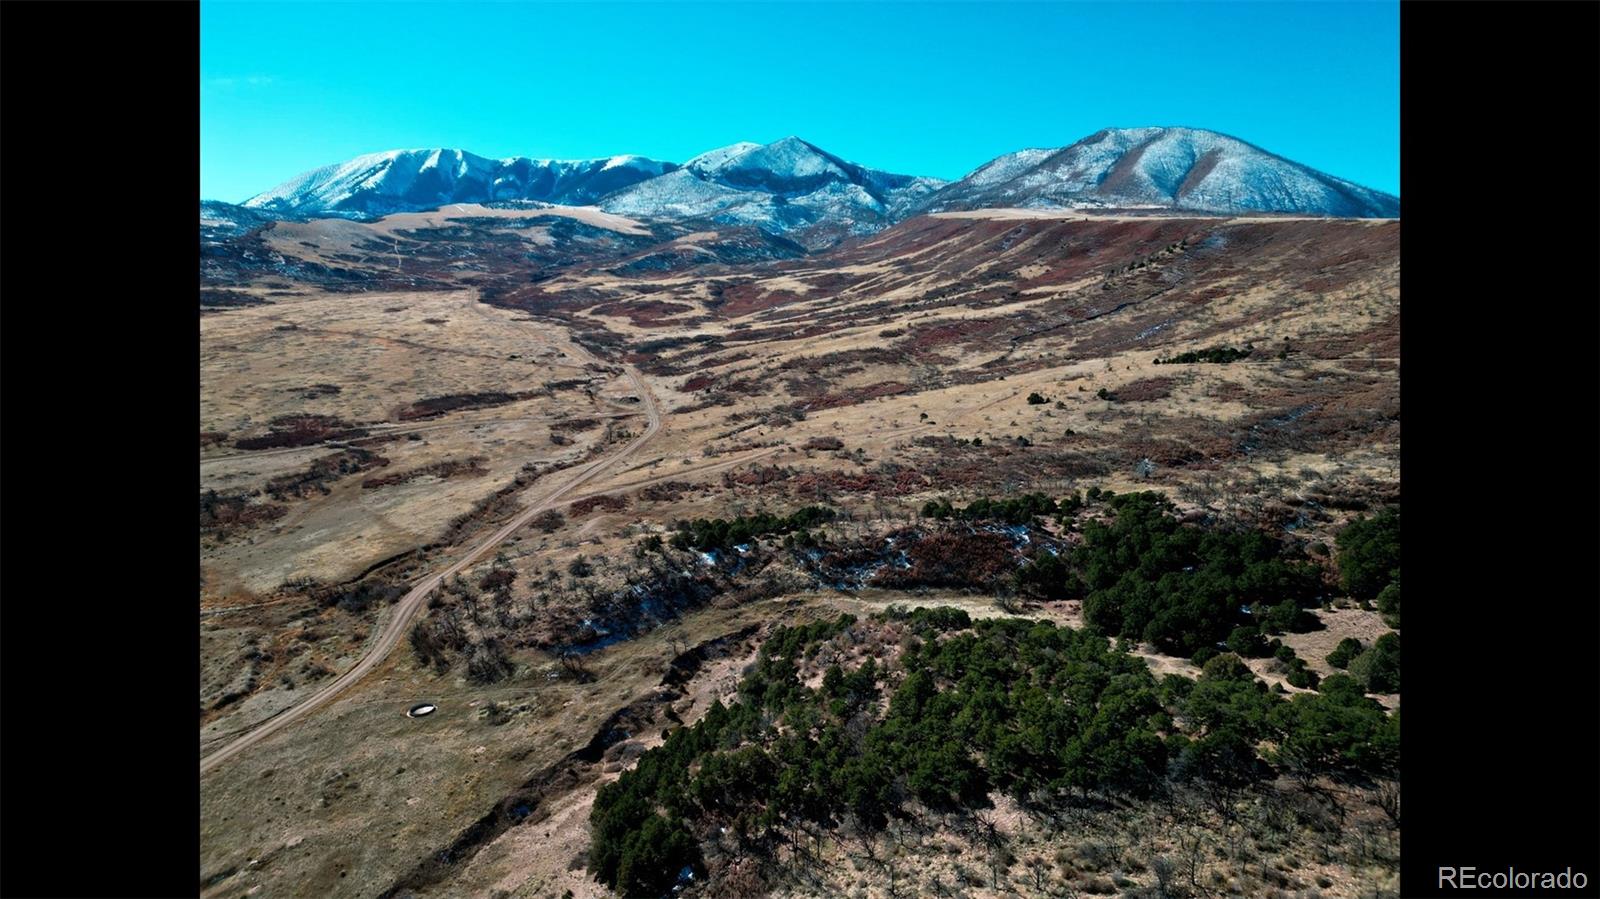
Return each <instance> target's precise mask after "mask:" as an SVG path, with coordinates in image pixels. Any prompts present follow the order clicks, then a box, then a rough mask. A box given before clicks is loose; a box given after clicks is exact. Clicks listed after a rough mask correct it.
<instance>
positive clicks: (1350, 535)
mask: <svg viewBox="0 0 1600 899" xmlns="http://www.w3.org/2000/svg"><path fill="white" fill-rule="evenodd" d="M1334 542H1335V544H1336V545H1337V546H1338V548H1339V576H1340V577H1341V578H1342V579H1343V581H1344V589H1345V592H1346V593H1348V594H1350V595H1351V596H1354V597H1356V598H1357V599H1375V598H1376V597H1377V596H1378V594H1379V593H1381V592H1382V591H1383V590H1384V589H1385V588H1386V587H1388V586H1389V585H1391V584H1394V585H1398V584H1399V583H1400V510H1399V509H1385V510H1384V511H1382V512H1379V513H1378V514H1377V515H1374V516H1372V517H1371V518H1365V517H1363V518H1357V519H1356V520H1355V521H1352V522H1350V524H1348V525H1346V526H1345V529H1344V530H1342V531H1340V532H1339V536H1338V538H1337V539H1336V540H1335V541H1334ZM1396 594H1397V595H1396V597H1395V603H1396V607H1397V608H1396V613H1397V614H1398V604H1399V596H1398V591H1396Z"/></svg>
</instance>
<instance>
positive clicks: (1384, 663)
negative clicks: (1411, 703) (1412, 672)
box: [1329, 631, 1400, 693]
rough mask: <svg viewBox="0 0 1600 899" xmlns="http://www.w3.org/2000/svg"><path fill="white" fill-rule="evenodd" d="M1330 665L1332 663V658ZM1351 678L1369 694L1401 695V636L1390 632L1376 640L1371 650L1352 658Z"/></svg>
mask: <svg viewBox="0 0 1600 899" xmlns="http://www.w3.org/2000/svg"><path fill="white" fill-rule="evenodd" d="M1334 651H1335V652H1337V651H1338V650H1337V649H1336V650H1334ZM1329 663H1330V664H1331V663H1332V658H1331V657H1330V659H1329ZM1350 676H1351V677H1353V678H1355V680H1356V682H1357V683H1359V684H1360V685H1361V686H1362V687H1363V688H1364V689H1365V690H1366V691H1367V692H1368V693H1399V692H1400V635H1399V634H1397V633H1394V632H1393V631H1390V632H1389V633H1387V634H1384V635H1383V636H1381V637H1379V638H1378V639H1377V640H1375V641H1374V642H1373V644H1372V646H1371V647H1370V648H1368V649H1365V650H1363V651H1361V652H1360V653H1358V654H1356V655H1354V656H1352V657H1351V658H1350Z"/></svg>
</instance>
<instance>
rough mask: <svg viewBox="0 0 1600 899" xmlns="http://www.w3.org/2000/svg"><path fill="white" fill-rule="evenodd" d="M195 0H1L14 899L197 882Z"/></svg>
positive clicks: (8, 872)
mask: <svg viewBox="0 0 1600 899" xmlns="http://www.w3.org/2000/svg"><path fill="white" fill-rule="evenodd" d="M199 21H200V20H199V6H198V4H192V3H181V2H166V3H147V4H134V3H105V2H73V3H45V2H5V3H0V40H3V41H4V48H3V50H0V65H3V66H4V73H3V76H0V89H3V91H4V95H3V99H0V115H3V116H4V121H3V126H0V140H3V147H0V162H3V163H4V168H3V171H4V180H3V190H0V196H3V202H0V253H3V256H4V264H3V265H0V298H3V303H0V339H3V340H4V348H3V350H0V370H3V373H0V388H3V390H4V399H3V401H0V410H3V415H4V424H3V425H0V462H3V472H4V477H3V482H4V489H3V496H4V500H5V501H4V503H3V505H0V642H3V645H0V665H3V666H4V670H3V673H0V691H3V698H0V715H3V720H0V741H3V748H0V764H3V773H0V777H3V782H0V895H4V896H7V897H11V896H17V897H35V896H41V897H42V896H117V897H130V899H132V897H145V896H158V897H171V896H193V895H195V894H196V893H197V892H198V883H199V878H198V846H199V835H200V825H199V814H198V811H199V806H200V788H199V778H198V766H199V756H200V749H199V741H198V739H197V737H196V733H197V732H196V729H195V728H196V719H195V717H194V716H195V714H196V706H195V700H194V697H195V695H196V694H195V685H196V683H197V682H198V677H199V662H198V651H197V650H198V643H199V634H198V629H197V627H196V625H195V617H194V596H195V587H196V583H197V581H196V577H197V573H196V572H197V559H196V557H195V555H194V553H195V549H194V542H193V539H192V536H191V535H192V533H193V523H194V522H193V515H194V512H193V507H191V506H190V505H189V502H188V500H189V494H190V493H191V492H192V490H193V489H194V487H193V485H194V484H195V483H196V474H195V471H196V469H195V459H196V457H197V456H198V453H199V450H198V448H197V447H196V446H195V445H194V441H193V433H194V430H195V420H196V418H197V417H198V411H197V410H198V399H197V397H198V389H197V386H198V380H199V374H198V372H199V367H198V358H199V347H198V342H197V340H196V334H197V317H196V316H197V312H196V307H195V301H194V299H193V295H194V291H195V289H196V280H197V271H196V267H195V266H196V257H195V256H194V255H193V254H194V252H195V250H194V247H195V243H194V241H195V207H196V203H195V185H196V183H197V180H198V179H197V173H198V171H199V117H198V96H197V94H196V87H197V74H198V68H199V67H198V48H199ZM64 398H70V399H66V400H65V401H64ZM83 472H93V473H94V476H93V477H90V478H88V479H80V478H79V477H76V476H77V475H81V473H83ZM64 476H71V477H70V478H69V477H64Z"/></svg>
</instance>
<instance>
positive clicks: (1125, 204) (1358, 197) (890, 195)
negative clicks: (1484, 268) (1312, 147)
mask: <svg viewBox="0 0 1600 899" xmlns="http://www.w3.org/2000/svg"><path fill="white" fill-rule="evenodd" d="M512 200H532V201H538V202H544V203H557V204H562V205H573V206H586V205H598V206H599V207H600V208H602V209H604V210H605V211H607V212H612V213H617V214H619V215H626V216H630V217H633V218H638V219H645V220H660V221H669V222H679V223H685V224H686V225H688V226H690V227H694V228H701V229H716V228H720V227H747V226H753V227H756V228H760V229H763V230H765V231H767V232H769V233H771V234H773V235H776V236H780V237H784V238H787V239H788V240H792V241H796V242H798V243H800V244H802V245H804V246H805V247H806V248H808V249H813V250H815V249H819V248H822V247H826V246H830V245H832V244H834V243H837V242H839V241H840V240H843V239H845V238H847V237H851V236H854V235H860V234H870V233H873V232H875V231H878V230H881V229H883V228H886V227H888V226H889V225H892V224H894V223H896V222H898V221H901V220H902V219H906V218H909V217H911V216H913V215H919V214H921V213H925V212H942V211H946V210H963V209H982V208H992V207H1010V206H1020V207H1031V208H1067V209H1096V208H1098V209H1147V210H1173V211H1187V212H1204V213H1220V214H1230V215H1231V214H1241V213H1252V212H1266V213H1290V214H1298V215H1319V216H1334V217H1383V218H1387V217H1394V216H1398V215H1399V214H1400V200H1399V198H1398V197H1394V196H1391V195H1389V194H1386V193H1382V192H1380V191H1375V190H1371V189H1369V188H1365V187H1362V186H1360V185H1358V184H1354V183H1351V182H1349V181H1345V180H1344V179H1342V178H1335V177H1333V176H1332V175H1327V174H1324V173H1322V172H1318V171H1315V170H1313V169H1310V168H1307V167H1306V166H1303V165H1300V164H1299V163H1295V162H1291V161H1289V160H1287V159H1284V158H1282V157H1279V156H1275V155H1273V154H1271V153H1268V152H1266V151H1265V150H1262V149H1260V148H1258V147H1255V146H1253V145H1251V144H1247V143H1245V142H1244V141H1241V140H1238V139H1237V138H1233V137H1229V136H1227V135H1224V134H1218V133H1217V132H1214V131H1205V130H1201V129H1198V128H1111V129H1106V130H1103V131H1099V132H1096V133H1094V134H1092V135H1090V136H1089V137H1086V138H1084V139H1083V140H1080V141H1078V142H1077V143H1075V144H1072V145H1070V146H1067V147H1062V148H1058V149H1048V148H1036V149H1028V150H1019V151H1017V152H1015V153H1008V154H1006V155H1004V156H1000V157H997V158H995V159H993V160H990V161H989V162H988V163H985V164H984V165H982V166H980V167H978V168H977V169H975V170H974V171H973V172H971V173H970V174H968V175H967V176H966V177H965V178H962V179H961V180H959V181H955V182H949V183H947V182H944V181H941V180H939V179H937V178H922V177H916V176H913V175H896V174H891V173H889V172H883V171H878V170H876V169H869V168H867V167H865V166H862V165H858V164H856V163H853V162H847V161H846V160H844V159H841V158H840V157H838V156H835V155H833V154H831V153H828V152H827V151H825V150H822V149H820V148H818V147H817V146H816V145H814V144H810V143H807V142H806V141H803V140H801V139H800V138H798V137H786V138H784V139H782V140H778V141H774V142H772V143H770V144H757V143H751V142H748V141H746V142H742V143H737V144H732V145H729V146H726V147H720V148H718V149H715V150H711V151H708V152H705V153H701V154H700V155H699V156H695V157H694V158H692V159H690V160H689V161H688V162H685V163H684V164H682V165H681V166H680V165H678V164H676V163H671V162H659V161H657V160H654V159H647V158H645V157H643V156H612V157H609V158H606V159H587V160H576V161H564V160H551V159H528V158H525V157H513V158H510V159H489V158H487V157H483V156H476V155H474V154H471V153H467V152H464V151H461V150H445V149H437V150H391V151H389V152H387V153H374V154H369V155H366V156H358V157H356V158H355V159H352V160H349V161H348V162H342V163H338V164H336V165H330V166H324V167H322V168H320V169H315V170H313V171H310V172H306V173H305V174H302V175H300V176H298V177H296V178H292V179H290V180H289V181H286V182H284V183H283V184H280V185H278V186H277V187H275V188H273V189H272V190H269V191H267V192H266V193H263V194H259V195H257V196H255V197H252V198H251V199H249V200H247V201H245V203H244V207H245V209H248V210H250V211H251V212H253V213H255V214H259V215H263V216H266V217H269V218H270V217H304V216H317V215H323V216H326V215H342V216H360V215H386V214H389V213H394V212H414V211H421V210H429V209H436V208H438V207H439V206H442V205H446V204H449V203H493V202H504V201H512ZM225 205H226V204H221V206H218V207H217V208H218V209H221V207H222V206H225ZM231 208H233V209H236V210H238V212H237V213H233V214H232V216H231V217H232V218H233V219H239V218H240V216H241V215H242V214H243V213H244V212H245V209H239V207H231ZM206 215H207V212H206V209H205V208H204V207H202V218H203V219H204V218H205V217H206ZM211 216H212V218H214V219H222V218H229V216H224V215H220V214H219V213H217V212H216V211H215V210H213V212H212V213H211Z"/></svg>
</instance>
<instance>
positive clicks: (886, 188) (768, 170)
mask: <svg viewBox="0 0 1600 899" xmlns="http://www.w3.org/2000/svg"><path fill="white" fill-rule="evenodd" d="M943 184H944V182H943V181H940V180H939V179H937V178H919V177H916V176H913V175H896V174H891V173H889V172H880V171H877V170H876V169H869V168H866V167H865V166H861V165H857V164H856V163H853V162H847V161H845V160H843V159H840V158H839V157H837V156H834V155H833V154H831V153H828V152H827V151H825V150H822V149H820V148H818V147H817V146H815V145H814V144H810V143H807V142H806V141H803V140H801V139H800V138H798V137H786V138H783V139H782V140H778V141H773V142H772V143H770V144H764V145H763V144H755V143H750V142H748V141H747V142H743V143H737V144H733V145H731V146H727V147H721V148H719V149H716V150H711V151H710V152H707V153H702V154H700V155H699V156H696V157H694V158H693V159H691V160H689V161H688V162H687V163H685V164H684V165H683V167H682V168H680V169H678V170H677V171H674V172H669V173H667V174H665V175H662V176H661V177H659V178H652V179H650V180H648V181H641V182H639V183H638V184H635V185H633V186H631V187H628V188H625V189H623V190H620V191H617V192H616V193H613V194H611V195H610V196H607V197H605V198H604V199H602V200H601V201H600V208H602V209H604V210H606V211H607V212H614V213H617V214H619V215H628V216H633V217H636V218H641V217H642V218H666V219H679V220H705V221H707V222H710V223H712V224H717V225H755V226H758V227H761V228H765V229H767V230H770V231H774V232H777V233H780V234H784V235H785V236H787V237H789V238H790V239H793V240H797V241H799V242H800V243H802V244H804V245H806V246H808V247H811V248H816V247H820V246H826V245H828V244H832V243H836V242H838V240H840V239H841V238H843V237H847V236H849V235H852V234H870V233H872V232H874V231H877V230H880V229H882V228H884V227H887V226H888V225H891V224H893V223H894V222H896V221H899V220H900V219H902V218H904V217H905V216H906V215H907V214H908V213H909V212H910V211H911V210H912V209H913V208H915V207H916V206H917V204H918V203H920V202H921V201H922V200H923V199H924V198H925V197H927V196H928V195H929V194H931V193H933V192H934V191H935V190H937V189H938V188H939V187H940V186H941V185H943Z"/></svg>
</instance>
